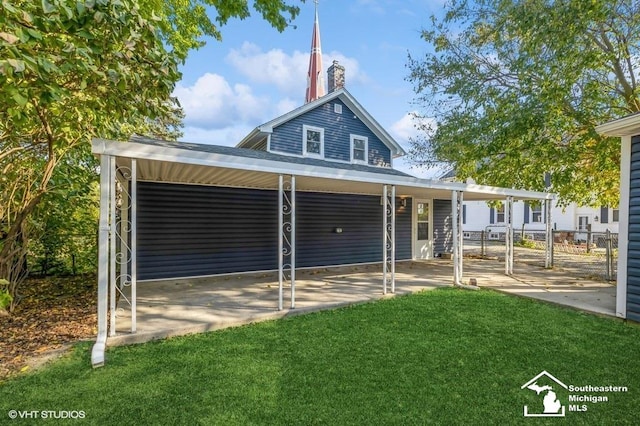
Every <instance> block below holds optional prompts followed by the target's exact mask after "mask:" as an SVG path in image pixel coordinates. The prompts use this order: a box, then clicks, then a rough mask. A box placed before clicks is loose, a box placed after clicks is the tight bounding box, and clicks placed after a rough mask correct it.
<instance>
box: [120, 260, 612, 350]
mask: <svg viewBox="0 0 640 426" xmlns="http://www.w3.org/2000/svg"><path fill="white" fill-rule="evenodd" d="M452 270H453V264H452V262H451V261H450V260H440V259H438V260H430V261H412V262H399V263H398V264H397V266H396V293H395V295H402V294H408V293H413V292H417V291H422V290H429V289H434V288H437V287H447V286H451V276H452ZM503 271H504V266H503V265H502V264H501V263H499V262H496V261H491V260H479V259H465V269H464V277H465V283H467V282H469V279H470V278H475V279H476V281H477V283H478V286H479V287H481V288H492V289H495V290H498V291H502V292H505V293H511V294H515V295H519V296H526V297H531V298H535V299H540V300H544V301H547V302H552V303H556V304H560V305H565V306H569V307H573V308H577V309H581V310H585V311H589V312H594V313H597V314H602V315H610V316H614V315H615V286H613V285H611V284H609V283H606V282H599V281H591V280H586V279H581V278H575V277H573V276H570V275H569V274H567V273H566V272H562V271H556V270H545V269H543V268H539V267H536V266H530V265H525V264H520V263H516V264H515V266H514V275H513V276H506V275H504V273H503ZM389 290H390V288H389ZM289 297H290V290H289V288H288V286H286V287H285V309H284V310H282V311H278V310H277V304H278V302H277V300H278V281H277V274H276V273H263V274H237V275H228V276H217V277H210V278H195V279H181V280H165V281H149V282H141V283H138V286H137V332H136V333H135V334H131V333H130V332H129V330H130V327H131V316H130V310H129V306H128V304H127V303H126V302H125V301H124V300H120V302H119V305H118V310H117V331H118V333H117V335H116V336H113V337H110V338H109V339H108V341H107V343H108V344H109V345H119V344H128V343H139V342H145V341H149V340H153V339H159V338H163V337H169V336H175V335H182V334H189V333H198V332H203V331H208V330H215V329H220V328H225V327H230V326H236V325H241V324H247V323H251V322H256V321H263V320H267V319H276V318H281V317H284V316H290V315H296V314H302V313H306V312H311V311H316V310H322V309H328V308H333V307H338V306H345V305H350V304H354V303H362V302H366V301H370V300H375V299H381V298H385V297H394V295H393V294H387V295H386V296H385V295H383V294H382V273H381V266H380V265H379V264H378V265H363V266H345V267H338V268H319V269H311V270H301V271H297V275H296V307H295V309H289V305H290V299H289Z"/></svg>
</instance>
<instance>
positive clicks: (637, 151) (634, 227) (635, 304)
mask: <svg viewBox="0 0 640 426" xmlns="http://www.w3.org/2000/svg"><path fill="white" fill-rule="evenodd" d="M629 179H630V181H629V247H628V249H627V318H629V319H631V320H634V321H640V135H639V136H634V137H633V138H631V174H630V177H629Z"/></svg>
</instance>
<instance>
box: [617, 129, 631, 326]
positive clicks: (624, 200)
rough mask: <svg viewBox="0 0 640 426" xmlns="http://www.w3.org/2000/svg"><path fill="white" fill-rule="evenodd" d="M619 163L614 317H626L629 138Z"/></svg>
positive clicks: (629, 183)
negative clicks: (616, 275)
mask: <svg viewBox="0 0 640 426" xmlns="http://www.w3.org/2000/svg"><path fill="white" fill-rule="evenodd" d="M620 158H621V161H620V207H619V208H620V213H619V215H618V219H619V222H618V279H617V286H616V316H618V317H620V318H626V317H627V256H628V253H629V251H628V250H629V189H630V185H631V182H630V179H631V136H623V137H622V141H621V156H620Z"/></svg>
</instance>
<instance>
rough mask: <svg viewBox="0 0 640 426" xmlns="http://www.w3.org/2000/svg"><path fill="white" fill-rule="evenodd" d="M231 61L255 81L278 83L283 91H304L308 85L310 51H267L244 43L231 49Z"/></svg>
mask: <svg viewBox="0 0 640 426" xmlns="http://www.w3.org/2000/svg"><path fill="white" fill-rule="evenodd" d="M226 59H227V61H228V62H229V63H230V64H231V65H233V66H234V67H235V68H236V70H238V72H240V73H241V74H242V75H244V76H245V77H248V78H249V80H250V81H251V82H252V83H258V84H266V85H274V86H276V87H277V88H278V90H279V91H280V92H282V93H285V94H288V95H293V94H300V93H302V95H301V97H303V99H304V89H305V87H306V81H307V79H306V75H307V67H308V64H309V54H308V53H302V52H299V51H297V50H296V51H295V52H293V54H291V55H288V54H286V53H284V52H283V51H282V50H281V49H271V50H269V51H268V52H263V51H262V50H261V49H260V47H258V46H257V45H255V44H253V43H249V42H246V41H245V42H244V43H243V44H242V47H240V49H231V52H229V54H228V55H227V58H226Z"/></svg>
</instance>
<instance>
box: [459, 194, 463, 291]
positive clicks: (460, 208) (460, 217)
mask: <svg viewBox="0 0 640 426" xmlns="http://www.w3.org/2000/svg"><path fill="white" fill-rule="evenodd" d="M463 201H464V192H462V191H460V192H458V278H459V280H460V282H462V281H463V280H464V278H463V275H464V274H463V265H464V241H463V238H462V236H463V232H462V231H463V229H462V225H463V223H462V220H463V217H462V203H463Z"/></svg>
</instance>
